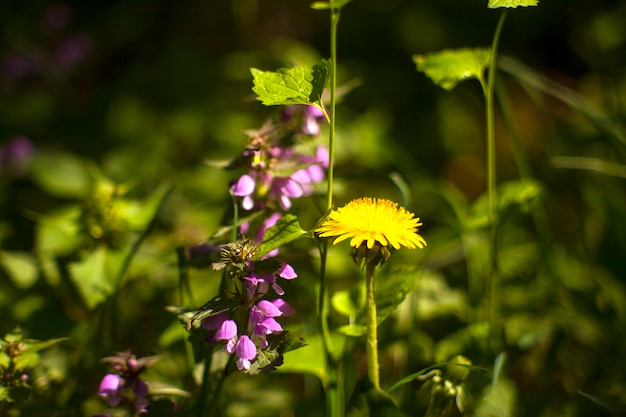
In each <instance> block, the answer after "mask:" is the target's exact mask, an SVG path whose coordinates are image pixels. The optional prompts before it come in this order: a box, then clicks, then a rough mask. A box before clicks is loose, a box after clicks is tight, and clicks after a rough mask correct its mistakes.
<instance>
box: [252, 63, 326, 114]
mask: <svg viewBox="0 0 626 417" xmlns="http://www.w3.org/2000/svg"><path fill="white" fill-rule="evenodd" d="M329 68H330V63H329V61H322V62H321V63H319V64H316V65H314V66H313V67H312V68H309V67H306V66H299V67H292V68H280V69H278V70H277V71H276V72H272V71H261V70H258V69H256V68H251V69H250V72H251V73H252V78H253V82H254V87H253V88H252V91H254V92H255V93H256V94H257V100H259V101H260V102H261V103H263V104H264V105H266V106H280V105H289V104H311V105H314V104H318V105H319V104H320V103H321V98H322V93H323V92H324V87H326V83H327V82H328V77H329V74H330V72H329Z"/></svg>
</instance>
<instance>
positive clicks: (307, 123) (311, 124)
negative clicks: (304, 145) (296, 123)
mask: <svg viewBox="0 0 626 417" xmlns="http://www.w3.org/2000/svg"><path fill="white" fill-rule="evenodd" d="M321 119H322V120H323V119H324V113H323V112H322V110H321V109H320V108H319V107H317V106H306V107H305V109H304V124H303V126H302V133H304V134H305V135H309V136H317V135H318V134H319V133H320V125H319V120H321Z"/></svg>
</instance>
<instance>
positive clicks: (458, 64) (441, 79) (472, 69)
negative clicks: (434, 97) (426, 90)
mask: <svg viewBox="0 0 626 417" xmlns="http://www.w3.org/2000/svg"><path fill="white" fill-rule="evenodd" d="M489 57H490V50H489V49H488V48H463V49H446V50H443V51H441V52H434V53H430V54H425V55H414V56H413V62H415V64H416V65H417V70H418V71H420V72H423V73H424V74H425V75H426V76H427V77H428V78H430V79H431V80H432V81H433V82H434V83H435V84H437V85H438V86H440V87H441V88H443V89H445V90H451V89H452V88H454V87H455V86H456V85H457V84H458V83H459V82H461V81H463V80H467V79H470V78H476V79H479V80H480V79H482V78H483V73H484V71H485V69H486V68H487V67H488V66H489Z"/></svg>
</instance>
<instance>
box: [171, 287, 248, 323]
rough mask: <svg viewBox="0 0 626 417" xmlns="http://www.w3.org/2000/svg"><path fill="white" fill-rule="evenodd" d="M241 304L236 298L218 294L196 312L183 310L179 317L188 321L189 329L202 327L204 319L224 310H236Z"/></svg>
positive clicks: (185, 321)
mask: <svg viewBox="0 0 626 417" xmlns="http://www.w3.org/2000/svg"><path fill="white" fill-rule="evenodd" d="M238 305H239V302H238V300H237V299H234V298H222V297H221V296H219V295H218V296H216V297H213V298H212V299H210V300H209V301H207V302H206V303H204V305H203V306H202V307H200V308H199V309H198V310H197V311H195V312H183V313H180V314H179V316H178V317H179V318H180V319H181V320H182V321H183V322H184V323H186V325H187V331H189V330H191V329H192V328H197V327H200V325H201V324H202V321H203V320H204V319H206V318H208V317H212V316H215V315H217V314H219V313H221V312H223V311H230V310H234V309H235V308H236V307H237V306H238Z"/></svg>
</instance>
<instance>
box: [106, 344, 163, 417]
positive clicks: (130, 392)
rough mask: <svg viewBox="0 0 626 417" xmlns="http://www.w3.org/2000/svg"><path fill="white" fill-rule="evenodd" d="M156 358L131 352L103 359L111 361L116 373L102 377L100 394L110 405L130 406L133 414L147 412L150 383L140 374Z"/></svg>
mask: <svg viewBox="0 0 626 417" xmlns="http://www.w3.org/2000/svg"><path fill="white" fill-rule="evenodd" d="M156 359H158V357H156V356H151V357H147V358H141V359H137V358H136V357H135V355H133V354H131V353H130V352H125V353H119V354H118V355H117V356H111V357H108V358H104V359H103V360H102V361H103V362H109V363H111V365H112V367H113V370H114V372H115V373H110V374H107V375H105V376H104V378H102V381H101V382H100V387H99V389H98V395H99V396H100V397H102V398H104V399H105V400H106V402H107V403H108V405H109V406H110V407H121V406H125V407H129V408H130V409H131V411H132V413H133V415H134V414H141V413H145V412H147V407H148V404H150V401H149V398H148V394H149V392H148V384H147V383H146V382H145V381H143V380H142V379H141V378H140V377H139V375H140V374H141V373H142V372H143V371H145V369H146V367H147V366H148V365H149V364H151V363H152V362H154V361H155V360H156Z"/></svg>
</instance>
